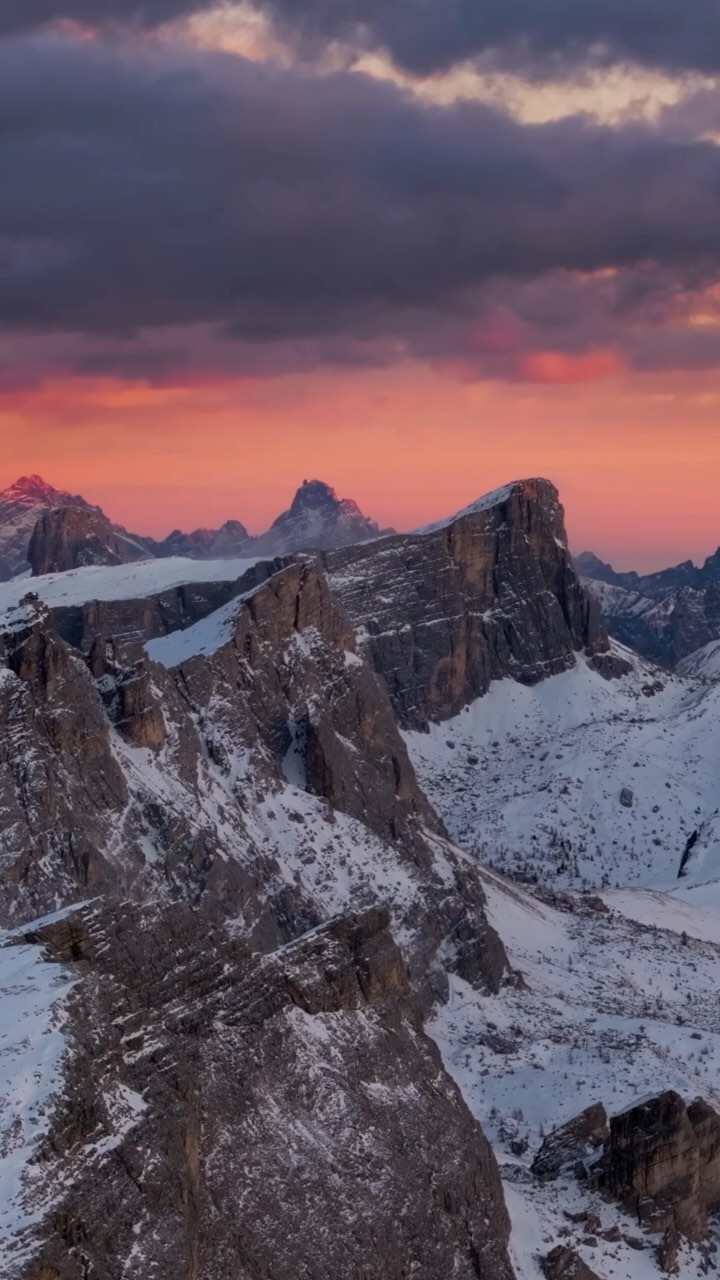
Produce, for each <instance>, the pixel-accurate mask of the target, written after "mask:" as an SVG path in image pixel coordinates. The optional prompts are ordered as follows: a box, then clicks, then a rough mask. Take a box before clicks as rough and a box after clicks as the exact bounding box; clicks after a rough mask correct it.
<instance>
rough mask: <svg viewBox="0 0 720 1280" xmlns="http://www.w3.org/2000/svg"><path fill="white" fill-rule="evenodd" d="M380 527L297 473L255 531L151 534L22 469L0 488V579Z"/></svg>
mask: <svg viewBox="0 0 720 1280" xmlns="http://www.w3.org/2000/svg"><path fill="white" fill-rule="evenodd" d="M71 512H72V514H71ZM382 532H385V533H392V532H393V530H392V529H388V530H381V529H380V526H379V525H378V524H377V523H376V522H375V521H374V520H371V519H370V518H369V517H368V516H366V515H364V514H363V512H362V511H361V510H360V508H359V506H358V505H357V503H356V502H354V501H353V500H352V499H350V498H338V496H337V494H336V493H335V490H334V489H333V488H331V486H330V485H329V484H326V483H325V482H324V481H322V480H305V481H303V483H302V485H301V486H300V488H299V489H298V491H297V493H296V494H295V496H294V498H293V501H292V504H291V505H290V507H289V509H288V510H287V511H284V512H282V513H281V515H279V516H278V517H277V519H276V520H275V521H274V522H273V524H272V525H271V527H270V528H269V529H268V530H267V532H265V533H263V534H260V535H259V536H258V537H254V536H252V535H251V534H250V533H248V530H247V529H246V527H245V525H244V524H241V522H240V521H239V520H227V521H226V522H225V524H223V525H221V526H220V528H218V529H195V530H193V531H191V532H189V533H184V532H183V531H182V530H180V529H175V530H173V532H172V533H170V534H169V535H168V536H167V538H164V539H161V540H157V539H155V538H149V537H146V536H144V535H141V534H136V533H131V532H129V531H128V530H127V529H125V528H124V527H123V526H122V525H119V524H116V523H114V522H113V521H111V520H110V519H109V517H108V516H106V515H105V513H104V512H103V511H102V510H101V508H100V507H97V506H93V505H92V504H91V503H89V502H88V501H87V500H86V499H85V498H83V497H81V496H80V495H74V494H71V493H68V492H66V491H64V490H61V489H56V488H55V487H54V486H53V485H51V484H48V483H47V481H45V480H43V478H42V477H41V476H38V475H31V476H22V477H20V479H19V480H16V481H15V483H14V484H12V485H10V486H9V487H8V488H7V489H5V490H4V491H3V492H0V581H7V580H8V579H9V578H13V577H16V576H17V575H18V574H21V573H26V572H28V570H30V571H31V572H32V574H33V576H37V575H39V574H43V573H52V572H62V571H64V570H67V569H76V568H82V567H83V566H85V565H92V564H95V565H103V564H104V565H113V564H129V563H131V562H132V561H133V560H137V559H139V558H142V557H144V556H149V557H157V558H159V559H164V558H166V557H168V556H189V557H190V558H192V559H200V560H213V559H224V558H227V557H237V556H252V555H268V556H275V555H287V554H289V553H290V552H292V551H299V550H320V551H328V550H333V549H335V548H337V547H342V546H347V545H349V544H351V543H355V542H367V541H369V540H370V539H372V538H377V537H379V536H380V534H381V533H382Z"/></svg>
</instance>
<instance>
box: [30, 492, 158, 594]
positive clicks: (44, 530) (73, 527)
mask: <svg viewBox="0 0 720 1280" xmlns="http://www.w3.org/2000/svg"><path fill="white" fill-rule="evenodd" d="M147 554H148V551H147V547H146V546H144V545H143V544H141V543H140V542H137V541H136V540H135V539H134V538H133V537H132V536H131V535H130V534H126V533H125V531H124V530H122V529H120V528H119V526H118V525H114V524H112V523H111V522H110V521H109V520H108V518H107V516H105V515H104V514H103V512H102V511H100V510H98V509H94V508H92V507H88V506H61V507H54V508H52V509H50V510H48V511H45V512H43V514H42V515H41V516H40V518H39V519H38V520H37V522H36V524H35V526H34V528H33V531H32V536H31V538H30V545H29V547H28V560H29V562H30V568H31V571H32V575H33V577H38V576H39V575H42V574H46V573H62V572H64V571H65V570H67V569H79V568H83V567H84V566H86V565H117V564H131V563H132V561H133V560H142V559H144V558H145V557H147Z"/></svg>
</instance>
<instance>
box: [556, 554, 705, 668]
mask: <svg viewBox="0 0 720 1280" xmlns="http://www.w3.org/2000/svg"><path fill="white" fill-rule="evenodd" d="M575 565H576V568H577V570H578V572H579V573H580V574H581V575H582V577H583V580H584V582H585V583H586V585H587V586H588V588H589V590H590V591H591V592H592V594H593V596H594V597H595V599H596V601H597V603H598V605H599V607H600V610H601V612H602V615H603V618H604V619H605V622H606V624H607V627H608V630H609V632H610V634H611V635H612V636H614V637H615V639H617V640H619V641H620V642H621V643H623V644H627V645H629V646H630V647H631V648H633V649H636V650H637V652H638V653H640V654H642V655H643V657H646V658H649V659H650V660H651V661H653V662H661V663H662V664H663V665H664V666H667V667H669V668H671V669H674V668H675V667H677V666H678V664H680V663H683V662H684V661H685V660H687V659H689V658H690V656H691V655H693V654H695V653H696V652H697V651H701V650H703V649H704V648H705V647H706V646H707V645H709V644H711V643H712V642H713V641H715V640H718V639H720V550H719V551H717V552H716V553H715V554H714V555H712V556H709V557H708V559H707V560H706V561H705V563H704V565H702V567H700V568H698V567H696V566H695V565H694V564H693V563H692V561H691V560H688V561H685V562H684V563H683V564H679V565H676V566H674V567H673V568H671V569H663V570H661V571H659V572H658V573H652V574H646V575H644V576H641V575H639V574H637V573H634V572H631V573H616V572H615V571H614V570H613V569H612V567H611V566H610V565H608V564H604V563H603V561H601V560H599V559H598V558H597V557H596V556H594V555H593V554H592V552H584V553H583V554H582V555H581V556H578V557H577V558H576V560H575Z"/></svg>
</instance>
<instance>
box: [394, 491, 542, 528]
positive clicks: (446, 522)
mask: <svg viewBox="0 0 720 1280" xmlns="http://www.w3.org/2000/svg"><path fill="white" fill-rule="evenodd" d="M529 483H536V482H535V481H527V480H513V481H511V483H510V484H504V485H501V487H500V488H499V489H493V490H492V491H491V492H490V493H484V494H482V496H481V497H479V498H476V499H475V501H474V502H471V503H469V505H468V506H467V507H463V508H462V510H461V511H456V512H455V514H454V515H452V516H444V517H443V519H442V520H435V521H433V523H432V524H424V525H421V526H420V528H418V529H413V533H436V532H437V531H438V529H447V528H448V527H449V526H450V525H451V524H455V521H456V520H462V519H463V517H464V516H471V515H474V514H475V513H476V512H477V511H489V510H490V508H491V507H497V506H500V504H501V503H503V502H507V500H508V498H509V497H510V494H511V493H512V491H513V489H521V488H522V487H523V485H525V484H529Z"/></svg>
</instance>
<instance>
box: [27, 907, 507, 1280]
mask: <svg viewBox="0 0 720 1280" xmlns="http://www.w3.org/2000/svg"><path fill="white" fill-rule="evenodd" d="M387 924H388V920H387V916H386V915H384V914H383V913H382V912H378V911H371V912H369V913H365V914H360V915H357V914H355V915H352V916H350V917H345V918H341V919H338V920H335V921H332V922H330V923H329V924H328V925H326V926H324V927H323V928H321V929H318V930H315V931H314V932H313V933H312V934H310V935H309V936H308V937H307V938H302V939H300V940H299V941H298V942H296V943H295V944H293V945H292V946H290V947H285V948H283V949H282V950H280V951H279V952H277V953H275V954H274V955H272V956H269V957H265V958H264V959H259V958H258V957H256V956H252V955H251V954H250V953H248V951H247V950H246V949H245V947H244V946H243V944H242V943H240V942H238V941H235V940H233V939H232V938H231V937H230V936H228V935H227V934H226V933H225V932H224V930H222V929H218V928H213V927H209V926H208V922H207V920H206V919H205V918H203V917H202V916H200V915H198V914H197V913H193V912H192V911H189V910H188V909H187V908H186V907H181V906H175V907H170V908H167V909H166V910H162V911H161V910H158V909H157V908H155V909H139V908H136V907H131V906H128V905H125V906H118V905H117V904H116V905H114V906H113V907H104V908H96V909H86V910H84V911H82V912H81V913H80V914H79V915H76V916H75V917H73V918H71V919H69V920H65V921H60V922H57V923H55V924H51V925H50V926H48V927H45V928H44V929H40V930H39V931H38V932H35V933H33V934H32V935H31V936H32V938H33V940H34V941H41V942H44V943H45V945H46V946H47V948H48V956H49V957H56V958H57V959H59V960H62V961H63V962H64V963H65V964H66V965H67V964H71V965H74V967H75V968H76V970H77V974H78V978H79V983H78V986H77V989H76V994H75V997H74V1000H73V1002H72V1005H71V1010H70V1014H69V1022H68V1032H69V1035H70V1042H71V1052H70V1055H69V1057H68V1059H67V1061H66V1067H65V1083H64V1086H63V1087H62V1088H61V1089H60V1090H59V1097H58V1102H57V1105H56V1112H55V1115H54V1119H53V1121H52V1123H51V1127H50V1132H49V1134H48V1136H47V1138H46V1139H45V1141H44V1144H43V1148H42V1151H41V1153H40V1159H39V1160H38V1161H37V1162H36V1167H35V1173H34V1178H33V1189H32V1194H33V1196H34V1197H35V1202H36V1204H37V1206H38V1209H39V1210H40V1213H39V1223H38V1226H37V1227H36V1228H35V1235H34V1241H33V1249H32V1259H31V1261H30V1263H29V1264H28V1265H25V1266H24V1267H23V1268H22V1270H21V1272H19V1273H17V1272H16V1274H15V1275H13V1276H12V1280H40V1278H41V1277H42V1280H47V1277H53V1280H81V1277H82V1276H88V1275H92V1276H93V1277H96V1278H97V1280H117V1277H119V1276H120V1275H122V1276H123V1277H124V1280H147V1277H149V1276H150V1275H158V1276H171V1275H172V1276H184V1277H198V1278H199V1277H202V1278H203V1280H226V1278H227V1277H229V1276H238V1277H239V1276H248V1277H249V1276H256V1277H261V1276H267V1277H278V1280H279V1278H280V1277H282V1278H283V1280H285V1278H286V1277H287V1278H288V1280H289V1278H290V1277H292V1276H301V1275H302V1276H304V1277H306V1280H327V1277H329V1276H333V1277H335V1276H348V1277H349V1276H358V1277H359V1276H362V1277H363V1278H364V1280H402V1278H403V1277H405V1276H407V1275H408V1274H409V1273H412V1275H413V1276H417V1277H418V1280H437V1277H439V1276H449V1275H453V1276H455V1277H458V1280H478V1277H486V1278H487V1280H491V1278H492V1280H513V1273H512V1269H511V1266H510V1263H509V1261H508V1256H507V1252H506V1248H507V1241H508V1236H509V1221H508V1217H507V1213H506V1210H505V1206H504V1203H503V1197H502V1190H501V1184H500V1178H499V1173H498V1170H497V1166H496V1163H495V1160H494V1157H493V1155H492V1153H491V1151H490V1148H489V1146H488V1144H487V1142H486V1140H485V1138H484V1137H483V1135H482V1133H481V1131H480V1130H479V1129H478V1127H477V1126H476V1124H475V1123H474V1121H473V1120H472V1118H471V1116H470V1113H469V1112H468V1110H467V1108H466V1106H465V1104H464V1102H463V1101H462V1098H461V1096H460V1094H459V1091H458V1090H457V1088H456V1087H455V1085H454V1084H453V1083H452V1081H451V1080H450V1078H449V1077H448V1076H447V1074H446V1073H445V1071H444V1070H443V1066H442V1062H441V1060H440V1057H439V1054H438V1051H437V1049H436V1048H435V1046H434V1044H433V1043H432V1042H431V1041H430V1040H429V1039H428V1038H427V1037H426V1036H425V1035H424V1033H423V1031H422V1029H421V1028H420V1026H419V1025H418V1023H417V1019H416V1017H415V1013H414V1010H413V1008H412V1006H411V1005H410V1004H409V1003H408V984H407V976H406V972H405V968H404V964H403V962H402V959H401V957H400V954H399V952H398V950H397V948H396V947H395V944H394V942H393V940H392V938H391V936H390V934H389V933H388V929H387ZM43 1206H45V1212H44V1213H43V1212H42V1207H43ZM25 1243H26V1244H28V1243H29V1241H28V1239H27V1237H26V1241H25Z"/></svg>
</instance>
